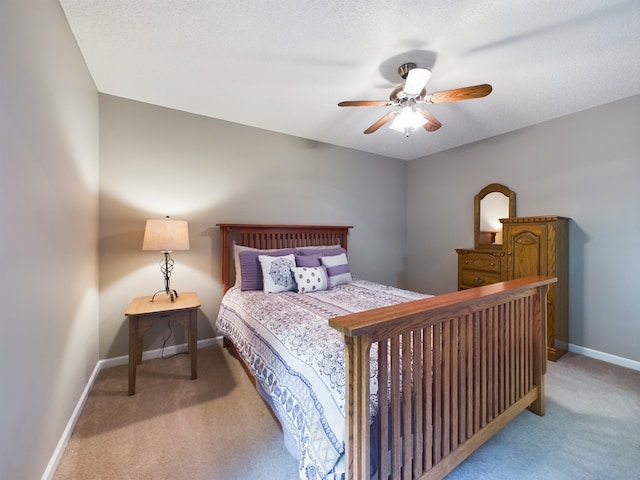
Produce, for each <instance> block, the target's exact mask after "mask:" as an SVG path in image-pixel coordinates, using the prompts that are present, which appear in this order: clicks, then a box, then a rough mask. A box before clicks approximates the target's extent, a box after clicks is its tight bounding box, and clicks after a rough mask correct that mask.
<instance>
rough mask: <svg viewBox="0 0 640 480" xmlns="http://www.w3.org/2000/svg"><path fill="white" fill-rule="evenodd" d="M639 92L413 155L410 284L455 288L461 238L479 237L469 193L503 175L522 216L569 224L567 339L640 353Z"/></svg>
mask: <svg viewBox="0 0 640 480" xmlns="http://www.w3.org/2000/svg"><path fill="white" fill-rule="evenodd" d="M639 133H640V96H635V97H631V98H629V99H625V100H621V101H618V102H615V103H611V104H608V105H604V106H602V107H598V108H594V109H590V110H587V111H584V112H580V113H577V114H574V115H570V116H566V117H563V118H559V119H557V120H553V121H550V122H545V123H542V124H539V125H535V126H533V127H529V128H525V129H522V130H518V131H516V132H512V133H509V134H505V135H501V136H498V137H494V138H491V139H488V140H486V141H482V142H478V143H475V144H472V145H468V146H465V147H461V148H457V149H455V150H450V151H448V152H444V153H440V154H437V155H432V156H430V157H427V158H423V159H419V160H415V161H412V162H410V163H409V164H408V170H407V178H408V181H407V224H408V230H407V238H408V249H407V253H408V255H407V284H408V286H409V287H410V288H412V289H416V290H420V291H426V292H431V293H443V292H447V291H452V290H455V289H456V268H457V267H456V265H457V258H456V253H455V251H454V249H455V248H472V247H473V197H474V195H475V194H476V193H477V192H478V191H480V189H481V188H482V187H484V186H485V185H487V184H489V183H492V182H498V183H503V184H505V185H507V186H508V187H509V188H511V189H512V190H514V191H515V192H516V203H517V212H516V214H517V215H518V216H530V215H561V216H566V217H570V218H571V219H572V221H571V224H570V247H569V248H570V258H569V264H570V272H569V274H570V278H569V296H570V307H569V308H570V317H569V341H570V343H571V344H573V345H575V346H580V347H583V348H586V349H590V350H595V351H598V352H604V353H607V354H609V355H614V356H619V357H623V358H626V359H630V360H634V361H640V349H639V348H638V339H640V314H638V308H637V301H636V296H637V295H638V285H639V281H638V278H639V277H638V272H640V250H639V246H640V244H639V242H638V239H639V238H640V188H639V187H638V182H639V181H640V135H639Z"/></svg>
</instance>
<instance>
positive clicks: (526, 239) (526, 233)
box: [505, 224, 550, 280]
mask: <svg viewBox="0 0 640 480" xmlns="http://www.w3.org/2000/svg"><path fill="white" fill-rule="evenodd" d="M548 233H549V232H548V227H547V225H544V224H542V225H541V224H538V225H535V224H528V225H527V224H511V225H507V226H506V230H505V247H506V251H507V272H506V275H507V279H508V280H512V279H516V278H522V277H527V276H529V275H549V274H550V272H549V268H548V265H549V263H548V259H549V258H548V257H549V255H548V252H549V235H548Z"/></svg>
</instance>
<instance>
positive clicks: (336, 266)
mask: <svg viewBox="0 0 640 480" xmlns="http://www.w3.org/2000/svg"><path fill="white" fill-rule="evenodd" d="M320 261H321V262H322V265H324V266H325V267H327V275H328V277H329V288H333V287H335V286H338V285H342V284H343V283H351V282H352V281H353V278H352V277H351V270H350V269H349V262H348V260H347V254H346V253H341V254H340V255H333V256H327V257H325V256H322V257H320Z"/></svg>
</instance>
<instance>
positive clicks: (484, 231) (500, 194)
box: [473, 183, 516, 250]
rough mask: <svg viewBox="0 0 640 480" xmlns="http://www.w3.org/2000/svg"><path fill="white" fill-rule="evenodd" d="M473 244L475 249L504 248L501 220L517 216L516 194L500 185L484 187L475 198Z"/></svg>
mask: <svg viewBox="0 0 640 480" xmlns="http://www.w3.org/2000/svg"><path fill="white" fill-rule="evenodd" d="M473 210H474V228H473V235H474V238H473V242H474V248H475V249H486V250H499V249H501V248H502V223H500V219H501V218H512V217H515V216H516V192H514V191H512V190H510V189H509V187H506V186H504V185H501V184H499V183H492V184H490V185H487V186H486V187H484V188H483V189H482V190H480V192H479V193H478V194H477V195H476V196H475V197H474V202H473Z"/></svg>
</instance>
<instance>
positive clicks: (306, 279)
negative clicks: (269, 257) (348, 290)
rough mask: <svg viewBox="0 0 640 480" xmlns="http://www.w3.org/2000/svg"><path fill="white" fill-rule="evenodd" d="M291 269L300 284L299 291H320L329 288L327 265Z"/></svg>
mask: <svg viewBox="0 0 640 480" xmlns="http://www.w3.org/2000/svg"><path fill="white" fill-rule="evenodd" d="M291 271H292V272H293V278H294V279H295V281H296V283H297V284H298V293H310V292H319V291H320V290H326V289H327V288H329V278H328V277H327V268H326V267H325V266H322V267H292V268H291Z"/></svg>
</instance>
